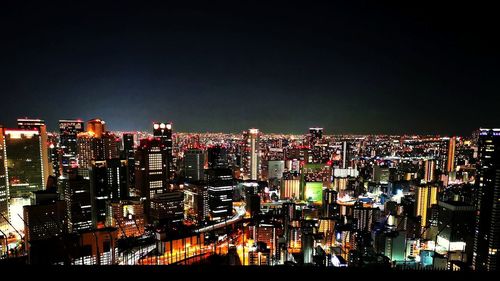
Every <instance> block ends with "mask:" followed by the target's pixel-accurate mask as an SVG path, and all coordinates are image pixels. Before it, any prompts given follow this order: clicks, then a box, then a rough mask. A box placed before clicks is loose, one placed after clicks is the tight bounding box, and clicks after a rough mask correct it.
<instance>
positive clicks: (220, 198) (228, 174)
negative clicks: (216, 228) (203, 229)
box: [206, 169, 235, 220]
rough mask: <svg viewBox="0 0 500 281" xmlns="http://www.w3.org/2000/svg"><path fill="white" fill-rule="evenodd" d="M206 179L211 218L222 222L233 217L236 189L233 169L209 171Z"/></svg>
mask: <svg viewBox="0 0 500 281" xmlns="http://www.w3.org/2000/svg"><path fill="white" fill-rule="evenodd" d="M206 179H207V184H208V204H209V209H210V218H211V219H212V220H221V219H224V218H227V217H229V216H231V214H232V212H233V191H234V188H235V184H234V181H233V174H232V171H231V169H208V170H207V171H206Z"/></svg>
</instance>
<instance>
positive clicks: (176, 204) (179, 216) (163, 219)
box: [150, 191, 184, 225]
mask: <svg viewBox="0 0 500 281" xmlns="http://www.w3.org/2000/svg"><path fill="white" fill-rule="evenodd" d="M150 202H151V203H150V206H151V208H150V222H151V223H153V224H159V225H170V224H176V223H181V222H182V220H183V219H184V193H183V192H182V191H170V192H165V193H156V194H154V195H153V197H152V198H151V200H150Z"/></svg>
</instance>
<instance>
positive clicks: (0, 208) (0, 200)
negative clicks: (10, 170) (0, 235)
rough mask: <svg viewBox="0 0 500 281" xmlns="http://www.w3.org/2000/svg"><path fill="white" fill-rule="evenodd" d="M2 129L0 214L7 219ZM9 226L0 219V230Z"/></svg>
mask: <svg viewBox="0 0 500 281" xmlns="http://www.w3.org/2000/svg"><path fill="white" fill-rule="evenodd" d="M3 131H4V129H3V127H2V126H1V125H0V213H2V215H4V216H5V217H6V218H8V217H9V202H8V200H9V194H8V193H7V192H8V190H7V181H6V178H5V158H6V156H5V141H4V132H3ZM8 227H9V224H8V223H7V222H6V221H5V220H4V219H3V218H0V230H2V231H4V232H5V231H6V230H7V229H8Z"/></svg>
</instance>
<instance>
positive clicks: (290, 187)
mask: <svg viewBox="0 0 500 281" xmlns="http://www.w3.org/2000/svg"><path fill="white" fill-rule="evenodd" d="M280 197H281V199H299V198H300V179H284V180H283V181H282V187H281V192H280Z"/></svg>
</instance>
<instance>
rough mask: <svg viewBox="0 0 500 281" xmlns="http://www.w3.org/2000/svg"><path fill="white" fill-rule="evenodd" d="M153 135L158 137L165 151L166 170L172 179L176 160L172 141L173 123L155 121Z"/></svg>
mask: <svg viewBox="0 0 500 281" xmlns="http://www.w3.org/2000/svg"><path fill="white" fill-rule="evenodd" d="M153 136H154V137H156V138H158V139H159V140H160V142H161V146H160V148H161V150H162V151H165V156H166V162H165V163H166V165H167V166H166V170H167V176H168V179H170V178H171V177H172V176H173V174H174V172H175V167H174V161H173V155H172V150H173V142H172V123H163V122H162V123H154V124H153Z"/></svg>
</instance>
